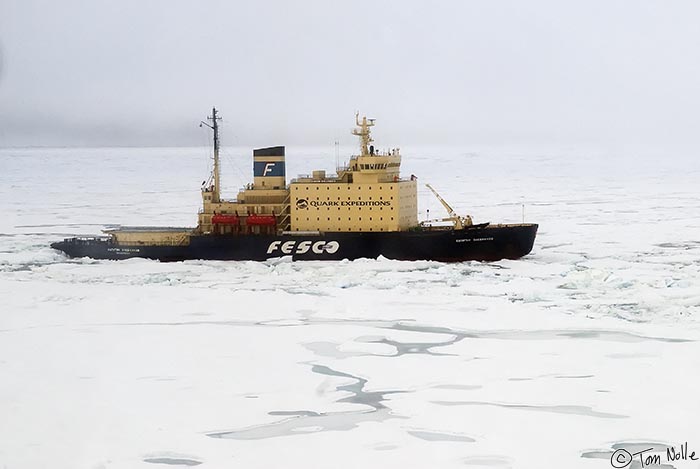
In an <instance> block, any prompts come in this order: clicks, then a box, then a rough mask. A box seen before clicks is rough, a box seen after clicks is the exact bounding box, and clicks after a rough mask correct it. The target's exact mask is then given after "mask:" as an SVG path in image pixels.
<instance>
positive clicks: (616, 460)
mask: <svg viewBox="0 0 700 469" xmlns="http://www.w3.org/2000/svg"><path fill="white" fill-rule="evenodd" d="M650 451H654V448H648V449H644V450H642V451H637V452H636V453H630V452H629V451H627V450H626V449H618V450H615V452H614V453H613V454H612V456H610V464H612V467H614V468H616V469H622V468H623V467H627V466H629V465H630V464H631V463H632V461H634V460H635V459H636V458H639V464H640V465H641V466H642V467H643V468H644V467H652V466H659V465H661V459H662V458H661V456H662V454H648V453H649V452H650ZM699 458H700V456H698V455H696V454H695V451H688V442H687V441H686V442H685V443H683V444H682V445H681V446H680V448H679V449H678V450H676V448H675V447H674V446H671V447H668V448H666V462H674V461H697V460H698V459H699Z"/></svg>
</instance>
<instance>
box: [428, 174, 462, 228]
mask: <svg viewBox="0 0 700 469" xmlns="http://www.w3.org/2000/svg"><path fill="white" fill-rule="evenodd" d="M425 186H426V187H427V188H428V189H430V191H431V192H432V193H433V194H435V197H437V199H438V200H439V201H440V203H441V204H442V206H443V207H445V210H447V213H448V215H449V217H448V218H443V219H441V220H440V221H451V222H452V223H454V226H455V229H457V230H461V229H464V227H465V226H471V225H472V224H473V223H472V217H470V216H469V215H467V216H465V217H460V216H459V215H457V214H456V213H455V211H454V210H453V209H452V207H450V204H448V203H447V202H445V199H443V198H442V197H440V194H438V193H437V191H436V190H435V189H433V186H431V185H430V184H426V185H425Z"/></svg>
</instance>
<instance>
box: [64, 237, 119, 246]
mask: <svg viewBox="0 0 700 469" xmlns="http://www.w3.org/2000/svg"><path fill="white" fill-rule="evenodd" d="M111 239H112V237H111V236H75V237H73V238H66V239H64V241H65V242H66V243H73V244H86V243H91V242H94V241H109V240H111Z"/></svg>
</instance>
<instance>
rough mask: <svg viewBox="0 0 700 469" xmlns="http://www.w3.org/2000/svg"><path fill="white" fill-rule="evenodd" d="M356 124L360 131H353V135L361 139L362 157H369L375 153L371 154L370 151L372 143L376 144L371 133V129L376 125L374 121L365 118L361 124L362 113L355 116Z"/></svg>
mask: <svg viewBox="0 0 700 469" xmlns="http://www.w3.org/2000/svg"><path fill="white" fill-rule="evenodd" d="M355 124H357V126H358V127H359V129H352V134H353V135H357V136H358V137H360V156H368V155H370V154H371V153H374V152H373V151H372V152H370V149H369V147H370V143H372V142H374V140H373V139H372V137H371V136H370V131H369V128H370V127H372V126H373V125H374V119H367V117H363V118H362V122H360V113H359V112H358V113H356V114H355Z"/></svg>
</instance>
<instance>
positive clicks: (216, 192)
mask: <svg viewBox="0 0 700 469" xmlns="http://www.w3.org/2000/svg"><path fill="white" fill-rule="evenodd" d="M207 120H210V121H212V125H209V124H208V123H206V122H204V121H202V123H201V124H200V127H201V125H202V124H203V125H206V126H207V127H209V128H210V129H212V130H213V131H214V187H213V190H212V194H211V199H212V202H214V203H219V202H221V189H220V186H219V183H220V181H221V175H220V171H219V124H218V121H220V120H221V117H218V116H217V115H216V108H215V107H214V108H212V109H211V116H207Z"/></svg>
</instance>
